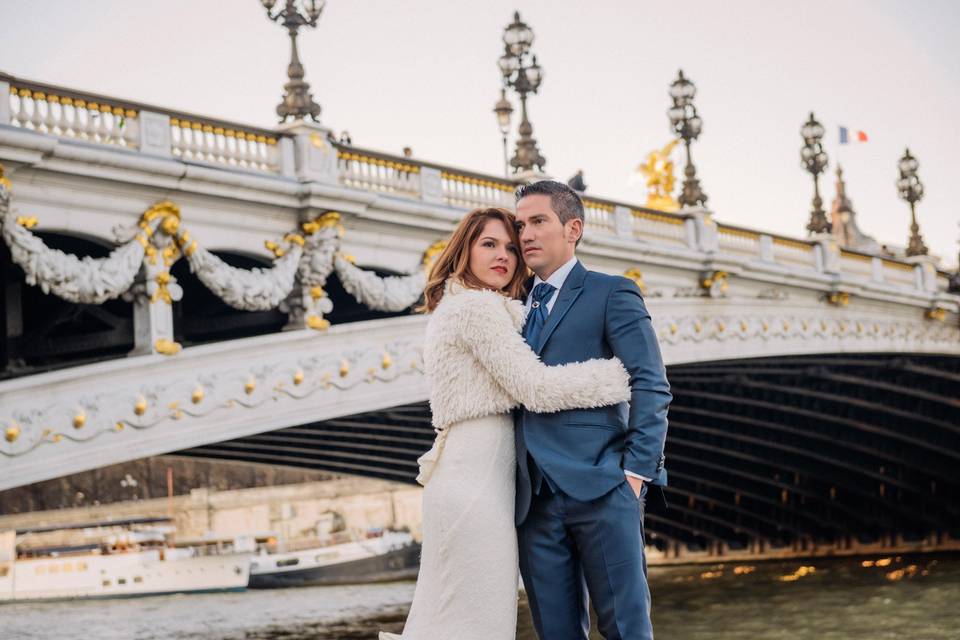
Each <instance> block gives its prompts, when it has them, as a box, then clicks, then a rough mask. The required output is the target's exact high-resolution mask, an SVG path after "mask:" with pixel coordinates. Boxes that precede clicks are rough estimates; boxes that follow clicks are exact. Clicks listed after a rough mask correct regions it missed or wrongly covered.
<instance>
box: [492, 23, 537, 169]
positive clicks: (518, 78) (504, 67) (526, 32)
mask: <svg viewBox="0 0 960 640" xmlns="http://www.w3.org/2000/svg"><path fill="white" fill-rule="evenodd" d="M503 44H504V47H505V51H504V53H503V55H502V56H500V61H499V64H500V73H502V74H503V82H504V84H505V85H506V86H507V87H511V88H512V89H513V90H514V91H516V92H517V93H518V94H519V95H520V128H519V129H518V131H519V133H520V137H519V138H518V139H517V150H516V151H515V152H514V154H513V157H512V158H511V159H510V166H512V167H513V168H514V171H515V172H517V173H519V172H520V171H532V170H533V168H534V167H537V168H538V169H540V170H541V171H542V170H543V167H544V166H546V164H547V159H546V158H544V157H543V156H542V155H540V150H539V149H538V148H537V141H536V139H535V138H534V137H533V125H532V124H530V120H529V119H528V118H527V94H528V93H536V92H537V89H538V88H539V87H540V83H541V82H542V81H543V70H542V69H541V68H540V65H539V64H537V56H535V55H533V54H531V53H530V45H532V44H533V30H532V29H531V28H530V27H529V26H528V25H527V23H525V22H523V21H522V20H521V19H520V12H519V11H517V12H514V14H513V22H511V23H510V24H509V25H507V27H506V28H505V29H504V31H503Z"/></svg>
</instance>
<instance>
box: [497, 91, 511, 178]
mask: <svg viewBox="0 0 960 640" xmlns="http://www.w3.org/2000/svg"><path fill="white" fill-rule="evenodd" d="M493 112H494V113H495V114H497V125H498V126H499V127H500V136H501V137H502V138H503V175H504V176H506V175H507V174H508V173H509V171H510V165H509V163H508V162H507V134H508V133H510V116H512V115H513V105H512V104H510V101H509V100H507V90H506V89H500V99H499V100H497V103H496V104H495V105H494V106H493Z"/></svg>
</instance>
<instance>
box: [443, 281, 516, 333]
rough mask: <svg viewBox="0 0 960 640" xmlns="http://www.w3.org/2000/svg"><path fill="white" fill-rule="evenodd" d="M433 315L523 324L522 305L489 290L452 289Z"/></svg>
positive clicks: (463, 319)
mask: <svg viewBox="0 0 960 640" xmlns="http://www.w3.org/2000/svg"><path fill="white" fill-rule="evenodd" d="M434 313H435V314H436V315H437V316H439V317H446V318H449V319H451V320H459V321H464V322H476V321H501V322H502V321H507V320H509V321H510V323H511V324H513V325H515V326H516V325H518V324H522V323H523V303H522V302H520V301H519V300H513V299H512V298H509V297H507V296H505V295H504V294H502V293H500V292H498V291H492V290H490V289H471V288H466V287H460V288H454V290H453V291H448V292H447V293H446V294H445V295H444V296H443V298H442V299H441V300H440V304H438V305H437V308H436V310H435V311H434Z"/></svg>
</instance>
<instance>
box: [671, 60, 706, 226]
mask: <svg viewBox="0 0 960 640" xmlns="http://www.w3.org/2000/svg"><path fill="white" fill-rule="evenodd" d="M695 95H697V88H696V87H695V86H694V84H693V83H692V82H690V81H689V80H688V79H687V78H685V77H684V75H683V71H682V70H681V71H679V72H678V73H677V79H676V80H674V81H673V84H671V85H670V97H671V98H673V106H672V107H670V108H669V109H668V110H667V115H668V116H669V117H670V124H671V125H672V126H673V132H674V133H675V134H676V135H677V136H678V137H679V138H680V139H681V140H683V144H684V147H686V149H687V166H686V168H684V170H683V175H684V180H683V192H682V193H681V194H680V198H679V202H680V206H681V207H694V206H697V205H703V204H706V202H707V194H705V193H704V192H703V189H701V188H700V180H698V179H697V168H696V167H695V166H693V160H692V158H691V156H690V143H691V142H693V141H694V140H696V139H697V138H698V137H699V136H700V130H701V129H702V128H703V121H702V120H701V119H700V116H698V115H697V108H696V107H695V106H694V104H693V97H694V96H695Z"/></svg>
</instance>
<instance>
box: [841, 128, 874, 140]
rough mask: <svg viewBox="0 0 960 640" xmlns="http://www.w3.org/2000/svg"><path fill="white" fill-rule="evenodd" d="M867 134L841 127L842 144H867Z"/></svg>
mask: <svg viewBox="0 0 960 640" xmlns="http://www.w3.org/2000/svg"><path fill="white" fill-rule="evenodd" d="M866 141H867V134H866V132H864V131H854V130H852V129H847V128H846V127H840V144H850V143H851V142H866Z"/></svg>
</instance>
